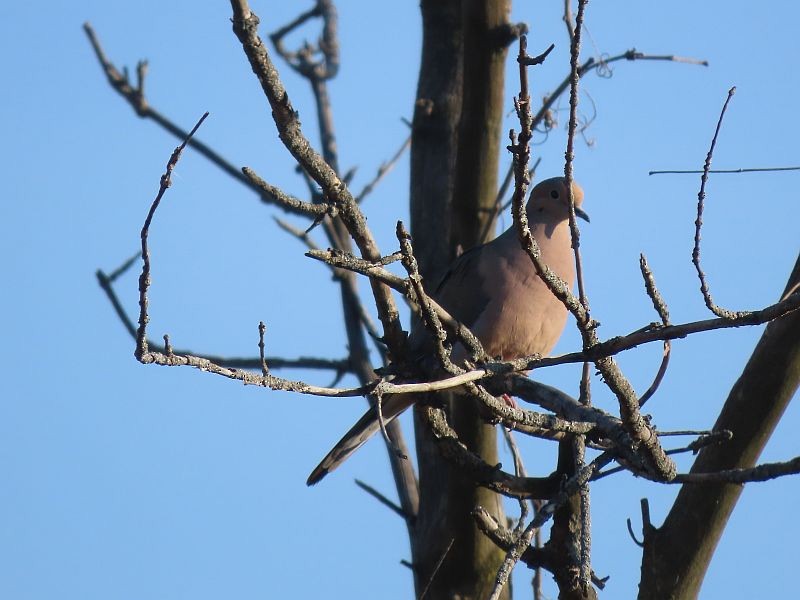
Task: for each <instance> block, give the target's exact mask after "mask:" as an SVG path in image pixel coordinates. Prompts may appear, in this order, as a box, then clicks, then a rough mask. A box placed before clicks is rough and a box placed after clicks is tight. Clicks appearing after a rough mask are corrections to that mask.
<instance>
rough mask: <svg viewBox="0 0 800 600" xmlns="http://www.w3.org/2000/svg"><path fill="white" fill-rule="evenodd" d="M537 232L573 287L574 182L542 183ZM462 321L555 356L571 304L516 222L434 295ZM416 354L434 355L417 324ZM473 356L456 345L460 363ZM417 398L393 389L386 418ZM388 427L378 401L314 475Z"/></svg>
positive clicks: (467, 259)
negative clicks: (548, 278) (544, 276)
mask: <svg viewBox="0 0 800 600" xmlns="http://www.w3.org/2000/svg"><path fill="white" fill-rule="evenodd" d="M572 196H573V199H574V202H575V214H576V216H578V217H580V218H582V219H584V220H586V221H588V220H589V217H588V215H587V214H586V213H585V212H584V211H583V209H581V208H580V206H581V203H582V202H583V190H582V189H581V187H580V186H579V185H578V184H576V183H574V182H573V183H572ZM526 212H527V216H528V224H529V226H530V230H531V234H532V235H533V237H534V239H535V240H536V242H537V244H538V245H539V249H540V250H541V255H542V260H543V261H544V263H545V264H546V265H547V266H548V267H550V269H552V270H553V271H554V272H555V273H556V275H558V276H559V277H560V278H561V279H562V280H563V281H564V282H566V284H567V285H568V286H569V287H570V288H571V287H572V285H573V281H574V279H575V259H574V254H573V251H572V236H571V233H570V229H569V196H568V190H567V181H566V179H564V178H563V177H553V178H552V179H547V180H545V181H542V182H541V183H539V184H537V185H536V186H535V187H534V188H533V190H532V192H531V195H530V198H529V200H528V204H527V206H526ZM430 295H431V297H432V298H433V299H434V300H436V302H437V303H438V304H439V305H440V306H442V308H444V309H445V310H446V311H447V312H448V313H450V315H451V316H452V317H453V318H455V319H456V320H457V321H459V322H460V323H462V324H463V325H465V326H467V327H468V328H469V329H470V330H471V331H472V332H473V333H474V334H475V336H476V337H477V338H478V340H480V342H481V345H482V346H483V349H484V350H485V351H486V353H487V354H488V355H489V356H492V357H497V358H500V359H503V360H513V359H516V358H520V357H523V356H529V355H531V354H540V355H542V356H547V355H548V354H549V353H550V351H551V350H552V349H553V347H554V346H555V345H556V342H557V341H558V339H559V338H560V337H561V332H562V331H563V330H564V325H565V324H566V321H567V310H566V308H565V307H564V305H563V304H562V303H561V301H560V300H558V298H556V297H555V296H554V295H553V293H552V292H551V291H550V289H549V288H548V287H547V285H546V284H545V283H544V281H542V280H541V278H540V277H539V276H538V274H537V272H536V268H535V267H534V265H533V263H532V262H531V259H530V257H529V256H528V254H527V252H526V251H525V250H523V248H522V246H521V245H520V242H519V238H518V236H517V233H516V230H515V228H514V226H511V227H509V228H508V229H507V230H506V231H504V232H503V233H502V234H500V235H499V236H498V237H496V238H495V239H494V240H492V241H490V242H487V243H486V244H483V245H480V246H476V247H474V248H472V249H471V250H469V251H467V252H465V253H464V254H462V255H461V256H459V257H458V258H457V259H456V260H455V261H454V262H453V264H452V265H451V267H450V269H449V270H448V271H447V272H446V273H445V275H444V276H443V277H442V279H441V280H440V282H439V283H438V285H437V286H436V289H435V291H434V292H433V293H432V294H430ZM409 346H410V349H411V352H412V356H416V357H418V358H419V359H420V360H424V359H425V357H426V356H430V355H431V354H432V343H431V336H430V333H429V332H428V331H427V330H426V329H425V327H424V326H423V325H421V324H419V323H418V324H417V325H416V326H415V327H414V328H413V329H412V332H411V335H410V337H409ZM467 357H468V352H467V350H466V349H465V348H464V347H463V346H462V345H461V344H456V345H455V346H454V348H453V353H452V359H453V362H455V363H457V364H458V363H459V362H461V361H463V360H464V359H465V358H467ZM415 400H416V394H393V395H387V396H386V397H385V398H384V399H383V401H382V403H381V414H382V417H383V421H384V423H388V422H390V421H392V420H393V419H394V418H396V417H397V416H398V415H399V414H400V413H402V412H403V411H404V410H405V409H407V408H408V407H409V406H411V405H412V404H413V403H414V401H415ZM379 430H380V422H379V420H378V413H377V409H376V408H375V407H374V406H373V407H372V408H370V409H369V410H368V411H367V412H366V413H365V414H364V416H362V417H361V419H359V421H358V422H357V423H356V424H355V425H354V426H353V427H352V428H351V429H350V431H348V432H347V433H346V434H345V435H344V437H342V439H341V440H340V441H339V442H338V443H337V444H336V446H334V447H333V449H332V450H331V451H330V452H329V453H328V454H327V455H326V456H325V458H324V459H323V460H322V462H320V464H319V465H318V466H317V467H316V468H315V469H314V470H313V471H312V473H311V475H310V476H309V477H308V481H307V482H306V483H307V484H308V485H314V484H316V483H318V482H319V481H320V480H321V479H322V478H323V477H325V475H327V474H328V473H330V472H331V471H333V470H334V469H336V468H337V467H339V465H341V464H342V463H343V462H344V461H345V460H346V459H347V458H348V457H349V456H350V455H352V454H353V453H354V452H355V451H356V450H358V448H360V447H361V446H362V445H363V444H364V443H365V442H366V441H367V440H368V439H369V438H370V437H372V436H373V435H374V434H375V433H377V432H378V431H379Z"/></svg>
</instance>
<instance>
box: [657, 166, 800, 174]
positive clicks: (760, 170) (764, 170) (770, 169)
mask: <svg viewBox="0 0 800 600" xmlns="http://www.w3.org/2000/svg"><path fill="white" fill-rule="evenodd" d="M773 171H800V167H760V168H756V167H753V168H746V169H709V170H708V171H706V170H705V169H702V170H700V171H698V170H694V169H689V170H685V171H684V170H671V171H648V172H647V174H648V175H699V174H701V173H771V172H773Z"/></svg>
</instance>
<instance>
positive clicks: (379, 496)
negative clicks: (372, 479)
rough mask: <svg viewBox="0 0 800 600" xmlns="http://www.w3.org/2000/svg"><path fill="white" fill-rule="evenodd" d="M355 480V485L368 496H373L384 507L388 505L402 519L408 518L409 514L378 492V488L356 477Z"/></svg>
mask: <svg viewBox="0 0 800 600" xmlns="http://www.w3.org/2000/svg"><path fill="white" fill-rule="evenodd" d="M355 481H356V485H357V486H358V487H360V488H361V489H362V490H364V491H365V492H367V493H368V494H369V495H370V496H372V497H373V498H375V499H376V500H377V501H378V502H380V503H381V504H383V505H384V506H386V507H388V508H390V509H392V510H393V511H394V512H395V513H397V514H398V515H400V517H402V518H403V519H408V518H409V516H408V515H407V514H405V512H403V509H402V508H401V507H400V506H398V505H397V504H395V503H394V502H392V501H391V500H389V498H387V497H386V496H384V495H383V494H381V493H380V492H379V491H378V490H376V489H375V488H374V487H372V486H371V485H369V484H366V483H364V482H363V481H361V480H360V479H356V480H355Z"/></svg>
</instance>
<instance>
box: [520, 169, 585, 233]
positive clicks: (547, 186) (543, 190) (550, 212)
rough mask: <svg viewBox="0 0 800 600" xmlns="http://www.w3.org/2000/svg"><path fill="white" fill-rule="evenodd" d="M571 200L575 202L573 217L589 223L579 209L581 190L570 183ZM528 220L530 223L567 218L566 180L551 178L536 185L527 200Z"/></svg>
mask: <svg viewBox="0 0 800 600" xmlns="http://www.w3.org/2000/svg"><path fill="white" fill-rule="evenodd" d="M572 198H573V199H574V201H575V216H577V217H580V218H581V219H583V220H584V221H587V222H588V221H589V215H587V214H586V212H585V211H584V210H583V209H582V208H581V204H582V203H583V190H582V189H581V186H579V185H578V184H577V183H575V182H574V181H573V182H572ZM527 210H528V218H529V219H530V220H532V221H538V222H542V221H543V220H556V221H561V220H563V219H567V218H569V193H568V191H567V180H566V179H565V178H563V177H552V178H550V179H545V180H544V181H541V182H539V183H537V184H536V186H535V187H534V188H533V191H531V196H530V199H529V200H528V208H527Z"/></svg>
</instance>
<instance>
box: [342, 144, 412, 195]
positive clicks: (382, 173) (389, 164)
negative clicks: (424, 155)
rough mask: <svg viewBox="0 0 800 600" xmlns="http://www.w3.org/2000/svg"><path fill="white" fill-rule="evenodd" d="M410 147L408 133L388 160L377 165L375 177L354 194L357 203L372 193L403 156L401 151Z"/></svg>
mask: <svg viewBox="0 0 800 600" xmlns="http://www.w3.org/2000/svg"><path fill="white" fill-rule="evenodd" d="M410 147H411V136H410V135H409V136H408V137H407V138H406V139H405V141H404V142H403V144H402V145H401V146H400V147H399V148H398V149H397V152H395V153H394V155H393V156H392V157H391V158H390V159H389V160H388V161H386V162H383V163H381V165H380V167H378V172H377V173H375V177H373V178H372V180H371V181H369V182H368V183H367V184H366V185H365V186H364V189H362V190H361V192H359V193H358V194H357V195H356V202H357V203H358V204H361V203H362V202H363V201H364V199H365V198H366V197H367V196H368V195H369V194H371V193H372V191H373V190H374V189H375V186H377V185H378V184H379V183H380V182H381V179H383V178H384V177H386V175H388V174H389V172H390V171H391V170H392V169H393V168H394V166H395V165H396V164H397V161H399V160H400V157H401V156H403V153H404V152H405V151H406V150H407V149H408V148H410Z"/></svg>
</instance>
